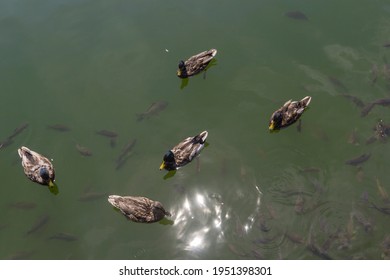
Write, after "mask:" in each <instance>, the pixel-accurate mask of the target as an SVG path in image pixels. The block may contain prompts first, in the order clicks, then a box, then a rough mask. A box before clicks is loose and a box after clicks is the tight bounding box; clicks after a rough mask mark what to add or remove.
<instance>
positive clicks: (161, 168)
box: [160, 161, 165, 170]
mask: <svg viewBox="0 0 390 280" xmlns="http://www.w3.org/2000/svg"><path fill="white" fill-rule="evenodd" d="M164 168H165V162H164V161H163V162H162V163H161V165H160V170H163V169H164Z"/></svg>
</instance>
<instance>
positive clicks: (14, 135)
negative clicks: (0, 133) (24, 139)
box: [8, 123, 28, 139]
mask: <svg viewBox="0 0 390 280" xmlns="http://www.w3.org/2000/svg"><path fill="white" fill-rule="evenodd" d="M27 127H28V123H24V124H22V125H20V126H18V127H17V128H15V130H14V132H13V133H12V134H11V135H10V136H9V137H8V138H9V139H12V138H14V137H16V136H17V135H18V134H20V133H22V131H23V130H25V129H26V128H27Z"/></svg>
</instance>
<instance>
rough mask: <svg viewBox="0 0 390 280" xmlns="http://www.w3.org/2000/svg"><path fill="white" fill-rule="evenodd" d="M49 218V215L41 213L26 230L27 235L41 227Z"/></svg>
mask: <svg viewBox="0 0 390 280" xmlns="http://www.w3.org/2000/svg"><path fill="white" fill-rule="evenodd" d="M49 220H50V217H49V215H43V216H41V217H40V218H38V219H37V220H36V222H35V223H34V224H33V225H32V227H31V228H30V229H29V230H28V231H27V233H26V234H27V235H29V234H32V233H34V232H36V231H38V230H40V229H41V228H43V227H44V226H45V225H46V224H47V223H48V222H49Z"/></svg>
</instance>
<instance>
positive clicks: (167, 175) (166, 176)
mask: <svg viewBox="0 0 390 280" xmlns="http://www.w3.org/2000/svg"><path fill="white" fill-rule="evenodd" d="M176 172H177V170H171V171H168V173H167V174H165V175H164V177H163V179H164V180H167V179H169V178H172V177H173V176H175V174H176Z"/></svg>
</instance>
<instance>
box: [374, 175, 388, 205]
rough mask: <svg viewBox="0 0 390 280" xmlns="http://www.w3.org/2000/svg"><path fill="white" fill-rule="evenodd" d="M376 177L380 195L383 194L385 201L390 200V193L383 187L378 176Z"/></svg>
mask: <svg viewBox="0 0 390 280" xmlns="http://www.w3.org/2000/svg"><path fill="white" fill-rule="evenodd" d="M375 179H376V186H377V188H378V191H379V195H380V196H381V198H382V200H383V202H385V203H388V202H389V195H388V194H387V192H386V190H385V189H384V188H383V186H382V184H381V182H380V181H379V179H378V178H375Z"/></svg>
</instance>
